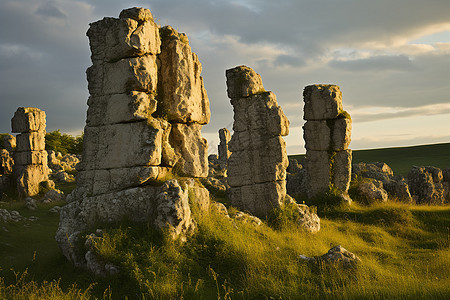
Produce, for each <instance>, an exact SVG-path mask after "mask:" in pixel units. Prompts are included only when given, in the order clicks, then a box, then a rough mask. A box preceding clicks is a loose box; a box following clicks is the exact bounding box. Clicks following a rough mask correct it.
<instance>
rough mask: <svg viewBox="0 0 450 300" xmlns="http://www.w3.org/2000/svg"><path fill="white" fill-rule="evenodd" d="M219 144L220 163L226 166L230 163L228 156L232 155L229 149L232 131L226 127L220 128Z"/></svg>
mask: <svg viewBox="0 0 450 300" xmlns="http://www.w3.org/2000/svg"><path fill="white" fill-rule="evenodd" d="M219 140H220V143H219V146H218V152H219V164H221V165H222V166H224V167H226V166H227V163H228V158H229V157H230V154H231V152H230V150H228V142H229V141H230V140H231V134H230V131H228V129H226V128H221V129H220V130H219Z"/></svg>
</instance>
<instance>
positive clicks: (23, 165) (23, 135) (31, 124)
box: [11, 107, 49, 198]
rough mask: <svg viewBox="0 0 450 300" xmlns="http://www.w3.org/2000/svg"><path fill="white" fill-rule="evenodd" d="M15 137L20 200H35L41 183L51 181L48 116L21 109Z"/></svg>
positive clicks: (15, 120)
mask: <svg viewBox="0 0 450 300" xmlns="http://www.w3.org/2000/svg"><path fill="white" fill-rule="evenodd" d="M11 126H12V132H14V133H19V134H18V135H17V136H16V151H15V152H14V174H15V177H16V184H17V192H18V193H19V197H21V198H25V197H30V196H35V195H37V194H38V193H39V186H40V184H41V182H46V181H48V174H49V170H48V166H47V151H45V112H44V111H42V110H40V109H38V108H34V107H19V108H18V109H17V111H16V112H15V113H14V117H13V118H12V120H11Z"/></svg>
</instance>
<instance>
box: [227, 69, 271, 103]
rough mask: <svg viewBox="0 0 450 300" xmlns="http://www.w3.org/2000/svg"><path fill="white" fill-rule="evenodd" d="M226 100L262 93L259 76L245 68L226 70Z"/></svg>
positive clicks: (262, 88) (262, 87)
mask: <svg viewBox="0 0 450 300" xmlns="http://www.w3.org/2000/svg"><path fill="white" fill-rule="evenodd" d="M226 75H227V93H228V98H230V99H238V98H242V97H249V96H252V95H255V94H258V93H260V92H264V91H265V90H264V86H263V84H262V79H261V76H260V75H259V74H258V73H256V72H255V71H253V69H252V68H249V67H247V66H240V67H238V68H234V69H229V70H227V74H226Z"/></svg>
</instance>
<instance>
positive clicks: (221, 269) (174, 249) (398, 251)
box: [97, 204, 450, 299]
mask: <svg viewBox="0 0 450 300" xmlns="http://www.w3.org/2000/svg"><path fill="white" fill-rule="evenodd" d="M439 216H440V218H441V221H438V222H437V224H435V225H434V226H435V227H429V225H427V223H428V221H430V219H434V218H436V217H438V218H439ZM196 217H197V220H198V230H197V232H196V233H195V234H194V235H193V236H192V237H191V238H190V239H188V241H187V242H186V243H184V244H182V243H179V242H176V241H175V242H173V241H170V240H169V239H166V238H165V236H164V234H163V235H161V236H159V237H158V236H157V237H156V238H155V233H154V232H153V231H152V230H151V229H150V228H146V227H142V225H134V226H130V227H126V228H124V227H122V228H119V229H114V230H111V231H109V232H108V233H106V234H105V236H104V238H103V239H102V240H100V241H99V242H98V244H97V251H98V254H99V255H100V256H102V257H104V258H106V259H108V260H113V261H114V262H115V263H117V264H119V265H120V266H121V268H122V270H123V271H124V275H123V276H125V277H126V278H127V280H128V282H130V283H132V285H133V286H134V287H135V288H137V289H138V290H139V293H141V295H140V296H143V297H148V298H152V299H153V298H155V299H169V298H173V299H176V298H183V297H184V298H191V299H200V298H204V299H215V298H219V299H227V298H233V299H272V298H274V299H278V298H283V299H302V298H304V299H328V298H330V299H340V298H342V299H344V298H364V299H379V298H391V297H398V298H426V299H433V298H434V299H445V298H446V297H447V296H448V295H450V280H449V278H448V273H449V265H450V255H449V254H450V253H449V245H448V233H447V231H446V229H445V226H447V225H448V221H449V209H448V208H445V207H440V208H436V207H433V208H430V207H410V206H406V205H404V204H384V205H378V206H373V207H358V206H354V207H352V208H335V209H330V210H329V211H328V215H324V216H322V230H321V231H320V232H319V233H317V234H310V233H307V232H304V231H302V230H301V229H300V228H298V227H297V226H296V225H295V223H293V222H291V223H289V222H288V221H286V220H288V219H289V218H287V219H283V220H284V223H283V226H278V227H277V228H278V229H273V228H271V227H269V226H267V225H263V226H260V227H257V226H255V225H252V224H250V223H241V222H237V221H235V220H230V219H227V218H225V217H223V216H220V215H218V214H216V213H215V212H214V211H212V212H210V214H208V215H197V216H196ZM139 226H140V228H141V229H136V228H139ZM433 228H434V229H433ZM447 230H448V229H447ZM338 244H341V245H343V246H344V247H345V248H347V249H348V250H350V251H352V252H354V253H356V254H357V255H358V256H359V257H360V258H361V260H362V263H361V264H360V265H358V267H357V268H356V269H352V270H348V269H344V268H343V267H342V266H339V265H332V266H323V265H322V266H317V265H314V264H310V263H308V262H305V261H302V260H300V259H299V255H300V254H305V255H307V256H315V255H321V254H323V253H325V252H326V251H327V250H328V249H329V248H330V247H332V246H335V245H338ZM136 296H137V294H136Z"/></svg>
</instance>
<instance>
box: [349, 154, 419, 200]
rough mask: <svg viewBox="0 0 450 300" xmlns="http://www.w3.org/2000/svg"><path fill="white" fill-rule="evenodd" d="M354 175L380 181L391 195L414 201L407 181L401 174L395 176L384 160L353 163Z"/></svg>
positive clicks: (399, 198)
mask: <svg viewBox="0 0 450 300" xmlns="http://www.w3.org/2000/svg"><path fill="white" fill-rule="evenodd" d="M352 176H353V177H355V178H356V177H361V178H369V179H374V180H377V181H380V182H381V183H382V187H381V188H382V189H384V190H385V191H386V192H387V193H388V194H389V195H390V196H393V197H396V198H397V199H398V200H400V201H403V202H407V203H411V202H413V199H412V197H411V194H410V191H409V186H408V183H407V181H406V180H405V179H404V178H403V177H401V176H394V172H393V171H392V169H391V168H390V167H389V166H388V165H387V164H385V163H383V162H372V163H358V164H353V165H352Z"/></svg>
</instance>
